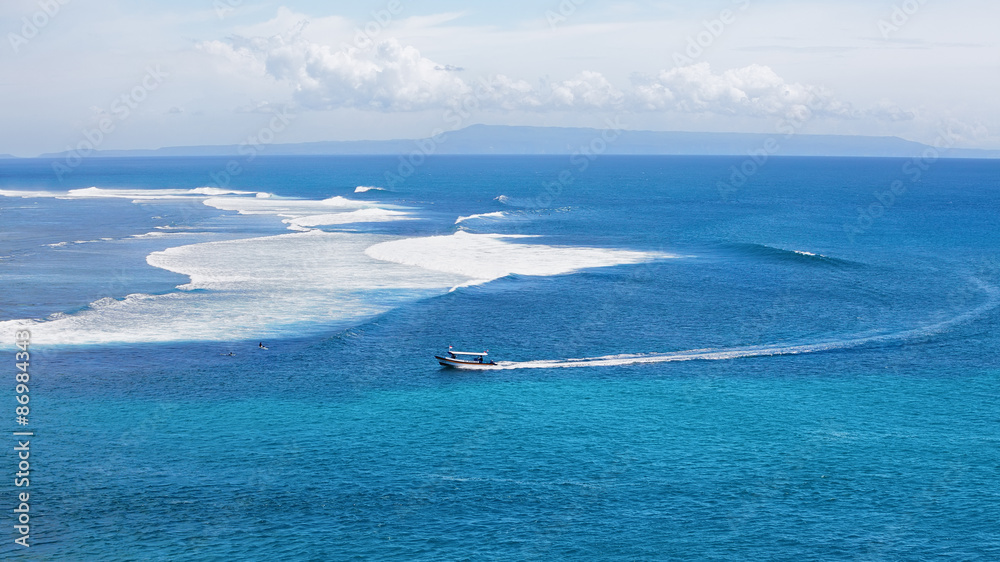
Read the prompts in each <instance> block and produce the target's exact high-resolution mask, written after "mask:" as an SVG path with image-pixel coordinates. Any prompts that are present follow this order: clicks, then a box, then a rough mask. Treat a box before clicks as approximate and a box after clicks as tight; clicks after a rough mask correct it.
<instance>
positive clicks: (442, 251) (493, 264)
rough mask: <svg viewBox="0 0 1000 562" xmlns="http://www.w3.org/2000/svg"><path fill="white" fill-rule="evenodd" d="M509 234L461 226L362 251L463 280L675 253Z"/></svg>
mask: <svg viewBox="0 0 1000 562" xmlns="http://www.w3.org/2000/svg"><path fill="white" fill-rule="evenodd" d="M509 238H514V237H512V236H504V235H500V234H471V233H468V232H463V231H459V232H456V233H454V234H452V235H450V236H431V237H426V238H405V239H402V240H393V241H391V242H383V243H381V244H376V245H374V246H372V247H370V248H368V249H367V250H366V251H365V253H366V254H368V255H369V256H371V257H373V258H375V259H378V260H383V261H388V262H393V263H399V264H405V265H412V266H416V267H421V268H424V269H429V270H432V271H440V272H444V273H454V274H458V275H464V276H466V277H468V278H469V279H470V280H469V281H466V284H469V283H476V282H478V283H483V282H486V281H491V280H493V279H499V278H500V277H505V276H507V275H510V274H512V273H514V274H520V275H562V274H564V273H572V272H574V271H578V270H581V269H587V268H591V267H607V266H612V265H621V264H633V263H641V262H647V261H652V260H656V259H662V258H675V257H678V256H675V255H672V254H663V253H656V252H636V251H631V250H615V249H608V248H580V247H573V246H547V245H544V244H519V243H514V242H510V241H508V240H505V239H509Z"/></svg>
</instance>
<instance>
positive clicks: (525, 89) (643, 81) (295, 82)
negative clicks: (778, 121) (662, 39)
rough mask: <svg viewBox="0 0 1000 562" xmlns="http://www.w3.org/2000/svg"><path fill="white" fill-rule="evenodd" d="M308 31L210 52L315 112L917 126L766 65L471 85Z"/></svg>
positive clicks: (444, 70) (383, 51)
mask: <svg viewBox="0 0 1000 562" xmlns="http://www.w3.org/2000/svg"><path fill="white" fill-rule="evenodd" d="M288 21H290V19H289V20H288ZM302 29H303V27H301V26H300V27H296V28H295V29H293V31H292V33H291V34H290V36H286V35H275V36H272V37H253V38H242V37H236V38H232V39H230V40H228V41H210V42H205V43H202V44H201V45H200V48H201V50H202V51H203V52H205V53H208V54H210V55H214V56H221V57H224V58H225V59H226V60H227V61H228V62H229V63H230V64H232V65H235V66H237V67H239V68H242V69H244V70H245V71H247V72H251V73H257V74H259V75H261V76H266V77H270V78H272V79H274V80H277V81H279V82H281V83H287V84H289V85H291V86H292V88H293V91H294V97H295V101H296V102H297V103H298V104H299V105H300V106H301V107H304V108H308V109H313V110H331V109H341V108H354V109H362V110H374V111H382V112H398V111H418V110H424V109H436V108H446V107H456V106H461V105H463V104H467V103H468V100H469V99H470V98H472V97H474V98H475V102H476V106H477V107H479V108H480V109H483V110H499V111H523V110H527V111H547V110H563V111H565V110H576V111H615V110H628V111H637V112H657V113H686V114H714V115H720V116H736V117H750V118H767V117H781V118H792V119H799V120H806V119H810V118H812V117H815V116H824V117H831V118H838V119H854V118H857V117H861V116H869V117H874V118H876V119H880V120H886V121H902V120H908V119H912V118H913V114H912V113H910V112H907V111H905V110H903V109H901V108H899V107H898V106H896V105H894V104H892V103H890V102H888V101H883V102H882V103H880V104H879V105H877V106H875V107H873V108H871V109H868V110H864V111H862V110H858V109H855V108H854V107H853V106H852V105H851V104H849V103H845V102H842V101H839V100H837V99H836V98H835V97H834V96H833V95H832V94H831V93H830V92H829V91H827V90H826V89H824V88H822V87H819V86H815V85H809V84H802V83H798V82H791V81H788V80H785V79H784V78H782V77H781V76H779V75H778V74H777V73H776V72H775V71H774V70H773V69H772V68H770V67H768V66H764V65H760V64H751V65H749V66H745V67H742V68H734V69H729V70H725V71H722V72H721V73H716V72H714V71H713V70H712V68H711V66H710V65H709V63H707V62H701V63H697V64H692V65H690V66H683V67H675V68H672V69H669V70H661V71H659V72H657V73H654V74H633V75H632V78H631V83H630V84H629V86H628V88H626V89H625V90H621V89H619V88H618V87H616V86H615V85H614V84H612V83H611V82H610V81H609V80H608V79H607V78H606V77H605V76H604V75H603V74H601V73H600V72H596V71H591V70H586V71H582V72H580V73H578V74H577V75H576V76H574V77H573V78H570V79H567V80H553V81H548V82H543V83H541V84H540V85H539V86H537V87H536V86H532V85H531V84H530V83H529V82H527V81H525V80H522V79H516V78H511V77H509V76H506V75H502V74H498V75H494V76H491V77H490V78H489V79H475V78H471V77H469V78H468V80H466V79H465V78H463V77H462V76H460V73H458V72H453V71H454V70H456V69H457V67H455V66H453V65H450V64H445V63H443V62H440V61H434V60H431V59H429V58H427V57H425V56H423V55H422V54H421V53H420V51H418V50H417V49H416V48H415V47H413V46H409V45H402V44H401V43H399V41H397V40H396V39H387V40H384V41H381V42H378V43H376V44H373V45H372V46H371V48H367V49H366V48H359V47H357V46H348V45H344V46H342V47H341V48H340V49H334V48H332V47H330V46H328V45H323V44H319V43H316V42H313V41H311V40H309V39H307V38H306V37H305V36H304V34H303V33H302ZM286 37H287V38H286Z"/></svg>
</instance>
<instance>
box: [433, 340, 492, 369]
mask: <svg viewBox="0 0 1000 562" xmlns="http://www.w3.org/2000/svg"><path fill="white" fill-rule="evenodd" d="M489 351H490V350H488V349H487V350H486V351H452V349H451V346H448V356H447V357H441V356H440V355H435V356H434V358H435V359H437V361H438V363H440V364H441V365H442V366H444V367H452V368H455V369H490V368H493V367H496V366H497V364H496V361H492V360H490V361H487V360H486V357H487V356H488V355H489Z"/></svg>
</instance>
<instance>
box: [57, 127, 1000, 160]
mask: <svg viewBox="0 0 1000 562" xmlns="http://www.w3.org/2000/svg"><path fill="white" fill-rule="evenodd" d="M931 148H932V147H930V146H929V145H925V144H921V143H918V142H913V141H908V140H904V139H901V138H898V137H864V136H846V135H805V134H783V133H778V134H759V133H689V132H660V131H631V130H614V129H613V128H609V129H603V130H602V129H586V128H561V127H519V126H517V127H515V126H501V125H472V126H469V127H466V128H464V129H458V130H454V131H448V132H445V133H443V134H441V135H439V136H436V137H434V138H424V139H396V140H375V141H322V142H306V143H293V144H270V145H258V146H257V147H256V154H259V155H262V156H284V155H303V156H305V155H397V154H409V153H411V152H414V151H421V152H424V153H425V154H469V155H471V154H497V155H499V154H512V155H531V154H537V155H542V154H547V155H571V154H574V153H577V152H580V151H586V150H589V151H590V152H592V153H600V154H620V155H626V154H631V155H689V156H725V155H747V154H748V153H751V152H756V153H760V152H761V151H766V152H767V153H768V154H769V155H773V156H862V157H864V156H868V157H902V158H910V157H919V156H921V155H924V153H925V151H928V150H930V149H931ZM934 150H938V149H934ZM247 151H248V148H247V147H246V146H242V148H241V145H218V146H177V147H166V148H159V149H152V150H101V151H95V152H93V153H91V154H90V157H105V158H110V157H138V156H143V157H157V156H163V157H167V156H246V155H247V154H248V152H247ZM67 154H68V153H66V152H60V153H49V154H42V155H40V156H39V158H62V157H65V156H67ZM938 154H939V155H940V156H941V157H945V158H1000V150H980V149H967V148H951V149H940V150H938Z"/></svg>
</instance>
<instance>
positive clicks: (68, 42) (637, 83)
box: [0, 0, 1000, 156]
mask: <svg viewBox="0 0 1000 562" xmlns="http://www.w3.org/2000/svg"><path fill="white" fill-rule="evenodd" d="M46 12H47V13H46ZM391 12H395V13H391ZM997 21H1000V3H996V2H988V1H986V0H950V1H948V2H945V1H943V0H922V1H921V0H887V1H883V0H870V1H864V2H862V1H853V0H841V1H829V0H803V1H795V2H792V1H790V0H709V1H702V2H692V1H677V2H670V1H634V2H601V1H597V0H548V1H546V0H543V1H535V2H529V1H527V0H510V1H507V2H503V3H501V2H489V3H485V2H484V3H470V2H457V1H451V0H431V1H422V2H413V1H407V0H380V1H359V2H320V1H316V0H313V1H306V0H302V1H254V0H180V1H174V2H165V1H160V2H154V1H150V0H146V1H130V2H126V1H115V0H110V1H99V0H5V2H4V3H3V5H2V6H0V31H3V34H4V43H3V44H2V45H0V64H2V68H3V69H4V71H5V72H4V73H3V77H2V78H0V84H2V88H0V100H2V101H3V102H4V103H3V104H2V105H0V111H2V112H3V116H2V117H3V123H4V125H5V128H6V130H7V131H8V132H11V133H13V134H8V135H5V136H4V137H2V138H0V153H11V154H15V155H18V156H32V155H36V154H39V153H42V152H54V151H61V150H65V149H66V148H67V147H73V146H76V145H78V144H79V143H80V142H83V141H86V140H87V139H90V140H91V141H93V142H94V143H95V144H96V145H97V146H98V147H99V148H101V149H122V148H156V147H161V146H177V145H191V144H239V143H241V142H244V141H245V140H246V139H247V138H248V136H253V135H256V134H259V133H260V131H261V130H262V129H264V128H267V127H269V126H270V123H272V121H273V118H274V114H275V113H281V114H283V115H286V116H289V117H288V121H289V123H288V124H287V126H283V127H282V128H281V131H273V132H274V133H275V134H274V142H305V141H317V140H353V139H386V138H411V137H425V136H428V135H430V134H431V133H432V132H433V131H434V130H435V129H440V128H444V129H447V128H452V127H456V126H465V125H470V124H473V123H488V124H510V125H528V124H530V125H550V126H584V127H601V126H603V124H604V123H605V122H606V120H607V119H608V118H615V119H618V120H619V121H620V122H622V123H624V124H625V126H626V127H627V128H631V129H651V130H683V131H731V132H764V133H769V132H775V131H777V130H779V128H780V127H781V126H782V124H786V125H787V123H789V122H791V123H794V124H795V126H796V130H798V131H799V132H802V133H828V134H862V135H895V136H901V137H903V138H907V139H911V140H916V141H921V142H928V143H932V142H934V141H935V140H937V139H938V138H939V137H940V135H941V132H942V131H946V134H947V135H948V138H949V142H954V143H955V145H957V146H964V147H982V148H1000V104H997V103H996V102H995V97H996V94H995V92H996V91H997V89H998V87H1000V44H998V39H997V37H998V34H997V33H996V32H995V24H996V22H997ZM26 22H27V23H26ZM359 29H361V30H367V31H368V34H367V35H361V36H359V35H358V30H359ZM102 126H103V132H101V127H102ZM95 131H97V132H95Z"/></svg>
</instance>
